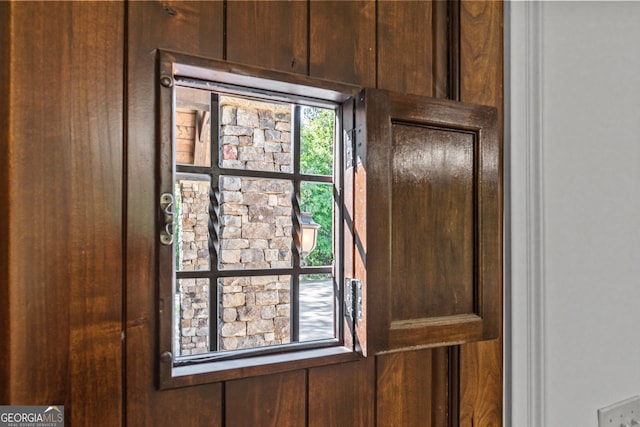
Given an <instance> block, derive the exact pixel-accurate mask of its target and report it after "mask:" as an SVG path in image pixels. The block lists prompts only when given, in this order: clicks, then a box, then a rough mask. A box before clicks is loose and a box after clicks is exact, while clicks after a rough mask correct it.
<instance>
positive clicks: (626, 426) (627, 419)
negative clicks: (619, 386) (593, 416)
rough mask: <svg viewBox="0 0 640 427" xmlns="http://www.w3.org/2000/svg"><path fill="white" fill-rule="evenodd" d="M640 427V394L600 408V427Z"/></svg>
mask: <svg viewBox="0 0 640 427" xmlns="http://www.w3.org/2000/svg"><path fill="white" fill-rule="evenodd" d="M632 426H636V427H640V396H634V397H631V398H629V399H626V400H623V401H621V402H618V403H614V404H613V405H609V406H607V407H605V408H601V409H598V427H632Z"/></svg>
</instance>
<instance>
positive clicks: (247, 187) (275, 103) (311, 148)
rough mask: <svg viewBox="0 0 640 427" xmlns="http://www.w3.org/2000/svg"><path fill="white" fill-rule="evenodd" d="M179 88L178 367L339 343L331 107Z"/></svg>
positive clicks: (335, 147)
mask: <svg viewBox="0 0 640 427" xmlns="http://www.w3.org/2000/svg"><path fill="white" fill-rule="evenodd" d="M176 83H177V84H176V85H175V92H174V97H175V99H174V103H175V110H174V113H173V114H174V121H175V127H174V135H175V136H174V158H175V161H174V163H173V166H172V167H173V168H174V195H173V197H174V200H175V215H174V223H173V230H174V234H175V239H174V245H175V251H174V252H175V255H174V257H175V260H174V264H175V266H174V273H173V275H174V298H173V310H172V312H173V313H174V318H173V325H174V327H173V328H172V330H173V339H172V342H173V354H174V355H175V356H176V357H175V358H174V359H173V361H174V365H175V366H179V365H188V364H193V363H199V362H202V361H212V360H225V359H234V358H239V357H254V356H259V355H261V354H265V353H272V352H274V351H279V352H283V351H284V352H287V351H295V350H297V349H302V348H309V347H310V346H311V347H325V346H335V345H340V344H341V343H342V322H339V321H338V319H339V314H340V312H341V309H340V307H341V299H342V298H341V295H342V289H341V283H342V282H343V278H342V274H341V259H340V256H339V254H340V253H341V251H339V250H336V248H338V247H339V245H340V244H341V233H340V232H339V231H340V230H339V229H338V228H337V227H336V226H335V224H340V223H341V220H340V215H339V213H340V211H339V209H336V206H340V205H341V201H340V200H339V197H340V195H341V193H342V192H341V191H340V185H339V184H340V173H339V168H336V167H335V165H336V164H340V161H339V160H340V159H339V156H337V155H336V153H340V152H341V150H340V149H339V148H340V138H338V137H337V136H338V135H340V132H338V125H339V117H340V112H341V110H340V108H339V105H337V104H333V103H330V102H318V101H317V100H308V102H305V100H304V99H302V98H301V97H295V98H293V97H292V99H291V100H289V101H288V102H285V100H286V97H283V95H281V94H275V93H274V94H271V93H267V92H261V93H260V94H259V96H257V95H256V94H255V93H254V92H250V91H247V90H246V89H243V88H237V87H233V86H228V85H226V86H224V88H219V87H216V88H215V89H212V88H211V87H209V86H207V85H206V84H205V85H204V86H207V87H205V88H203V87H202V86H203V83H202V82H194V81H192V80H188V79H185V80H183V81H180V80H177V81H176ZM336 159H337V160H338V161H337V162H336ZM306 209H308V210H311V211H312V213H313V216H314V219H315V218H316V215H318V218H322V219H321V222H322V224H321V226H320V232H319V233H318V244H317V245H316V248H317V250H316V249H314V250H313V251H312V252H310V253H308V254H307V253H305V252H304V251H303V247H304V246H305V245H304V242H303V241H302V239H303V237H302V236H303V228H304V227H305V226H304V225H303V223H305V220H304V218H303V217H304V216H305V215H304V212H305V210H306ZM314 222H315V221H314ZM318 245H319V246H318ZM316 252H318V253H320V252H321V253H322V254H321V256H320V255H317V256H315V257H314V255H315V253H316ZM307 261H310V262H307ZM212 284H213V285H214V288H212V287H211V285H212Z"/></svg>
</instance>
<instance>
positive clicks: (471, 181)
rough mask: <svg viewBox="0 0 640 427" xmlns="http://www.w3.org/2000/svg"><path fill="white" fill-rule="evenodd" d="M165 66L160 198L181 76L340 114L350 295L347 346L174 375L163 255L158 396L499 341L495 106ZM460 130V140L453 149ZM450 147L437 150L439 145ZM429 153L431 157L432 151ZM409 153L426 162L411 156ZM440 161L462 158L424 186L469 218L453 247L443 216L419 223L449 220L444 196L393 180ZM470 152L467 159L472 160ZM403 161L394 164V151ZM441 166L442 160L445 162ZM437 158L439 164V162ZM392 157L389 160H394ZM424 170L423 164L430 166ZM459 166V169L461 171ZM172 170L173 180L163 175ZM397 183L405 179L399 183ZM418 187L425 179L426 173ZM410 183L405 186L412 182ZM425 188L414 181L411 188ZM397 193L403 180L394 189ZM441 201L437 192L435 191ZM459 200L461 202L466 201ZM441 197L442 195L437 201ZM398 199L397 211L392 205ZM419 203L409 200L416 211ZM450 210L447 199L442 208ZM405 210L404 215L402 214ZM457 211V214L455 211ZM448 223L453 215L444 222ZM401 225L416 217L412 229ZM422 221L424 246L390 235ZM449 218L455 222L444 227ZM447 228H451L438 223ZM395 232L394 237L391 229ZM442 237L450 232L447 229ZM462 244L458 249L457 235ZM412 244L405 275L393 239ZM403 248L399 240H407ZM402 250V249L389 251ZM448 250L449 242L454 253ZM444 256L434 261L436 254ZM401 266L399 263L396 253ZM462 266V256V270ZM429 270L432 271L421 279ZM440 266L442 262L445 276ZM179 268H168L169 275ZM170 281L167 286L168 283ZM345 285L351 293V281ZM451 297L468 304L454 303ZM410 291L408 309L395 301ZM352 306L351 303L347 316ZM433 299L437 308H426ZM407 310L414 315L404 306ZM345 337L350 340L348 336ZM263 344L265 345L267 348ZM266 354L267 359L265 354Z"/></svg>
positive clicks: (169, 57)
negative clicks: (413, 256) (416, 255)
mask: <svg viewBox="0 0 640 427" xmlns="http://www.w3.org/2000/svg"><path fill="white" fill-rule="evenodd" d="M157 64H158V68H157V74H156V79H157V85H156V87H157V98H156V101H157V108H158V111H157V113H158V115H157V128H156V130H157V133H158V141H159V145H158V161H157V165H158V168H159V169H158V171H157V173H158V183H159V184H158V185H159V187H158V188H157V189H156V191H157V195H156V196H157V198H158V199H159V198H160V195H161V194H162V193H163V192H166V191H172V185H173V174H172V172H170V171H172V165H173V155H172V150H171V149H168V147H172V144H173V119H172V115H173V111H174V108H173V87H172V86H173V84H174V78H175V77H176V76H189V77H191V78H194V79H200V80H202V81H216V82H220V83H221V84H233V85H234V86H240V87H244V88H253V89H254V90H258V91H266V92H269V93H272V94H286V96H287V98H289V97H291V98H296V97H301V98H304V99H318V100H322V101H323V102H325V101H326V102H330V103H335V104H338V105H341V106H342V107H341V108H342V111H343V115H342V130H343V132H341V133H340V134H339V136H340V137H341V138H342V139H343V141H342V143H341V145H342V146H343V147H344V153H340V155H343V156H344V158H345V164H344V167H342V168H341V170H342V173H343V179H344V183H343V187H342V188H343V191H344V193H345V194H344V196H343V206H342V207H341V209H342V218H341V219H340V222H341V224H340V225H339V226H340V227H342V229H343V230H344V233H343V236H344V237H343V238H344V243H343V245H342V250H343V251H344V253H343V254H342V256H341V258H342V259H343V260H344V261H343V268H342V271H343V276H342V277H345V278H356V279H359V281H351V280H350V279H345V280H344V283H345V285H344V286H343V292H344V293H343V295H342V299H343V301H344V304H343V307H341V308H340V310H342V311H343V312H344V313H343V315H342V316H341V317H340V318H339V321H341V322H342V326H341V327H342V328H343V330H344V331H345V333H344V334H343V340H344V341H343V342H342V343H340V345H337V346H333V347H327V348H312V349H307V348H304V349H302V348H301V349H300V350H299V351H288V352H286V353H275V354H264V355H259V356H255V357H247V358H242V359H232V360H224V361H215V362H204V363H200V364H196V365H190V366H180V367H178V368H176V367H174V364H173V361H172V359H173V356H172V354H171V351H172V340H173V335H172V316H173V313H172V310H171V309H170V308H169V307H172V306H173V303H172V302H173V285H171V286H167V285H166V284H167V283H170V284H171V280H173V271H171V272H170V274H169V273H168V271H167V270H168V269H166V268H164V269H163V268H160V266H162V265H171V264H172V259H173V258H172V256H173V255H172V252H173V251H172V250H167V249H166V248H167V247H166V246H165V247H164V248H163V247H162V246H161V245H160V244H158V246H159V247H160V249H159V250H158V257H157V262H158V268H157V271H158V280H157V283H158V319H159V320H158V323H157V324H158V341H157V343H158V348H157V350H158V351H157V355H158V358H157V363H158V369H157V372H158V382H157V383H158V387H159V388H160V389H164V388H173V387H180V386H186V385H195V384H203V383H210V382H216V381H222V380H228V379H236V378H244V377H250V376H255V375H263V374H271V373H277V372H285V371H290V370H294V369H304V368H310V367H314V366H322V365H329V364H334V363H342V362H348V361H354V360H358V359H360V358H362V357H366V356H368V355H376V354H384V353H389V352H396V351H410V350H415V349H419V348H429V347H442V346H450V345H458V344H463V343H469V342H475V341H483V340H491V339H495V338H497V337H499V334H500V329H501V323H500V321H501V306H500V301H501V291H502V247H503V231H502V224H503V216H502V215H503V184H502V176H503V147H502V139H501V135H500V133H499V130H498V123H499V121H498V111H497V109H496V108H495V107H488V106H480V105H473V104H466V103H461V102H457V101H451V100H441V99H434V98H428V97H423V96H417V95H409V94H402V93H397V92H391V91H386V90H383V89H370V88H360V87H357V86H352V85H347V84H340V83H336V82H330V81H324V80H320V79H315V78H312V77H308V76H302V75H297V74H291V73H286V72H280V71H272V70H265V69H261V68H257V67H251V66H244V65H237V64H232V63H229V62H226V61H220V60H209V59H204V58H197V57H191V56H186V55H183V54H177V53H172V52H167V51H159V53H158V62H157ZM398 125H400V127H402V128H412V129H413V130H412V131H411V132H412V133H411V135H414V133H415V135H416V136H415V137H414V136H410V137H407V139H406V141H405V136H402V135H406V134H403V133H399V134H398V135H400V136H398V135H396V134H395V133H394V132H395V131H394V127H396V126H398ZM433 131H436V133H445V134H450V136H448V137H443V136H433V135H432V136H429V134H430V132H433ZM454 135H458V136H461V135H462V136H463V138H462V140H460V142H459V143H455V144H453V145H452V144H451V143H449V142H447V141H449V140H451V138H452V137H453V136H454ZM405 142H409V143H410V144H413V145H412V147H414V148H415V149H416V150H415V151H409V152H408V153H407V154H402V153H400V154H398V153H394V147H395V146H396V145H394V144H399V145H397V146H398V147H400V146H403V144H405ZM439 147H441V148H442V150H440V148H439ZM434 150H435V151H434ZM411 153H419V155H417V156H413V155H411ZM439 153H449V154H448V155H451V156H453V157H451V158H452V159H455V158H458V156H459V155H461V157H459V158H460V159H463V160H462V163H458V162H453V163H443V167H439V168H436V169H433V170H436V171H439V172H438V173H441V175H440V178H442V179H440V178H438V179H436V180H435V181H431V180H426V181H425V180H421V181H420V182H421V184H420V185H425V186H426V187H425V188H427V187H430V186H435V187H434V188H435V189H436V193H435V194H446V195H447V196H445V197H449V196H448V195H449V192H450V191H453V192H455V193H456V194H457V195H458V196H462V198H459V199H456V200H455V202H454V205H452V206H453V209H458V210H459V212H461V215H462V216H458V217H456V218H464V219H463V220H462V221H461V222H459V223H456V224H457V225H456V228H454V229H452V230H453V231H452V233H453V234H452V236H453V237H452V238H453V239H454V240H452V238H450V237H449V236H444V237H443V236H441V235H438V233H439V231H440V230H442V227H441V225H440V223H438V222H437V221H435V222H434V221H431V222H429V221H430V219H429V218H435V217H436V215H431V216H429V215H427V216H422V215H414V214H413V213H411V212H415V211H416V209H421V208H425V207H426V208H433V209H434V210H433V212H434V213H435V214H437V213H438V212H440V213H442V211H440V210H439V206H441V205H446V206H449V205H448V204H442V203H440V202H439V201H438V200H442V198H440V199H433V200H434V201H435V202H434V201H432V200H431V199H428V200H427V199H424V197H422V194H426V193H425V192H424V189H423V187H420V186H413V187H408V188H409V191H410V194H414V196H415V197H414V198H415V199H420V200H417V201H412V200H413V198H411V197H409V198H406V200H409V201H410V203H409V204H406V203H405V204H404V205H403V204H402V203H403V202H402V200H403V199H401V198H399V197H396V199H395V201H394V189H396V191H398V190H400V192H398V193H397V194H396V196H398V195H399V194H402V190H401V188H402V187H399V186H397V185H404V184H403V182H404V181H402V180H403V179H405V178H409V179H411V177H412V176H414V175H415V174H414V173H413V172H412V173H410V174H407V175H402V174H400V175H395V174H396V172H397V171H401V170H404V169H406V168H405V167H402V168H400V169H397V170H396V169H395V165H396V163H394V162H395V161H397V165H400V166H402V165H403V164H404V165H405V166H408V167H410V168H411V167H413V168H414V169H413V170H412V171H421V170H429V171H431V169H429V168H430V166H429V165H430V163H428V162H427V163H425V162H422V163H421V160H420V159H424V158H428V157H429V156H432V155H434V156H435V157H434V158H436V157H438V158H441V157H442V156H441V155H440V154H439ZM465 153H467V154H468V155H467V154H465ZM396 154H398V155H399V157H397V156H396ZM445 157H446V156H445ZM445 157H442V158H445ZM394 159H395V160H394ZM425 165H426V166H425ZM460 168H462V169H460ZM168 171H169V172H168ZM457 171H458V172H464V173H463V174H462V175H460V177H462V178H461V181H460V182H462V185H457V184H456V185H449V184H448V182H449V180H450V179H454V180H457V179H458V178H456V174H457ZM396 178H399V181H394V180H395V179H396ZM423 178H424V177H423ZM407 182H409V181H407ZM416 182H418V181H416ZM396 184H397V185H396ZM438 192H439V193H438ZM458 196H456V197H458ZM438 197H439V196H438ZM397 202H400V203H399V204H396V203H397ZM411 203H413V204H411ZM447 203H450V202H449V201H448V199H447ZM403 206H404V207H406V208H407V212H409V214H410V215H414V217H415V218H409V217H407V216H406V215H404V214H403V212H402V211H400V210H394V207H398V209H400V208H402V207H403ZM157 212H158V217H157V229H158V231H161V230H163V229H164V224H165V222H166V218H165V215H164V214H163V213H162V210H161V209H158V210H157ZM452 212H454V213H455V211H452ZM445 215H447V214H446V213H445ZM407 220H411V222H408V221H407ZM415 221H418V223H417V225H419V227H421V228H420V230H421V232H422V233H426V234H425V235H431V234H430V233H432V235H433V236H435V238H434V239H433V244H432V245H431V246H429V247H428V248H427V247H425V245H423V244H421V243H420V241H419V240H418V239H413V237H415V232H414V231H412V230H411V229H410V228H406V227H405V228H404V229H403V228H394V224H395V225H398V224H414V222H415ZM444 222H447V223H448V221H444ZM444 222H443V223H444ZM395 230H398V231H397V232H396V231H395ZM441 234H442V233H441ZM455 239H457V240H455ZM450 241H453V242H458V243H457V244H458V245H459V246H455V251H448V252H444V253H445V254H449V253H451V254H462V255H463V256H462V257H460V258H459V257H457V255H456V256H453V257H449V258H448V259H447V261H446V262H447V263H446V264H438V265H444V267H443V268H442V269H439V270H436V269H434V271H439V272H441V273H442V274H440V276H439V277H442V278H445V279H444V280H440V278H436V279H435V280H425V279H424V277H426V275H425V274H424V273H425V272H427V273H429V271H427V270H428V269H429V268H432V267H433V266H434V265H435V264H434V262H439V259H440V258H439V257H438V256H437V254H439V253H440V252H438V251H441V250H443V248H442V247H441V245H443V244H444V245H445V249H444V250H447V249H446V248H447V247H446V245H448V244H449V243H448V242H450ZM403 242H409V243H411V245H410V246H408V249H409V250H411V251H416V250H418V251H423V250H427V251H431V252H430V253H429V254H428V255H427V256H426V258H425V261H428V262H430V263H431V264H430V265H429V264H428V262H419V263H418V264H417V265H412V266H408V267H403V265H404V263H403V262H398V261H399V260H400V261H402V256H403V254H404V253H405V252H406V251H403V250H397V248H398V247H400V246H394V245H396V244H399V243H403ZM403 244H404V243H403ZM394 247H395V248H396V250H395V251H394ZM452 247H454V246H452ZM434 254H436V255H434ZM394 257H395V258H394ZM459 259H461V260H462V261H459ZM425 268H426V269H427V270H425ZM437 268H439V267H437ZM456 269H458V271H462V272H463V274H464V278H463V279H458V278H456V279H453V281H452V280H448V278H449V277H453V276H452V275H451V274H450V271H456ZM170 270H172V269H170ZM167 281H169V282H167ZM347 282H349V283H350V285H349V286H347V285H346V283H347ZM456 292H458V293H460V292H462V293H461V294H460V295H462V296H463V299H462V301H463V305H458V301H459V298H458V297H457V295H456ZM402 295H410V296H415V297H416V298H413V299H412V300H411V301H410V302H411V304H409V305H405V304H404V302H402V301H400V300H399V299H398V298H396V299H395V300H394V299H393V298H394V297H397V296H400V297H402ZM350 302H352V303H353V305H352V306H350V307H347V305H348V304H349V303H350ZM432 302H433V303H432ZM407 306H410V307H409V310H408V311H406V310H405V308H406V307H407ZM348 332H350V333H348ZM267 348H268V347H267ZM269 353H270V351H269Z"/></svg>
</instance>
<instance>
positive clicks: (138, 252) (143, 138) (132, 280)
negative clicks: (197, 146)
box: [124, 1, 223, 427]
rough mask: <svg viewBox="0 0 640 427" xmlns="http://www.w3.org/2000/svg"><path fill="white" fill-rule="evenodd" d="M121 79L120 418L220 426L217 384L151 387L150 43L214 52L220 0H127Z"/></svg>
mask: <svg viewBox="0 0 640 427" xmlns="http://www.w3.org/2000/svg"><path fill="white" fill-rule="evenodd" d="M127 5H128V6H127V7H128V24H129V29H128V35H129V39H128V40H127V45H128V58H127V62H128V86H127V95H128V100H127V122H128V128H127V140H128V146H127V171H126V173H127V234H126V250H127V264H126V286H127V293H126V322H127V323H126V328H127V329H126V364H127V365H126V367H127V369H126V388H125V390H124V393H125V396H126V401H127V414H126V423H127V425H132V426H145V425H147V426H154V427H155V426H165V425H166V426H173V425H176V414H178V413H190V414H191V419H190V420H189V425H193V426H216V425H222V415H221V414H222V385H221V384H220V383H217V384H209V385H206V386H198V387H186V388H183V389H176V390H170V391H162V392H159V391H157V390H156V385H155V381H154V380H155V376H156V364H157V363H158V357H159V355H158V354H156V339H157V330H156V327H157V325H156V302H155V298H156V250H155V247H156V242H157V233H156V229H155V223H154V221H155V217H156V209H157V205H156V160H157V154H158V153H157V152H156V148H155V147H156V142H157V141H156V138H155V132H156V126H155V105H154V102H155V98H154V91H155V84H156V83H155V80H154V75H155V71H154V70H155V67H156V62H155V53H156V52H155V51H156V49H157V48H160V47H162V48H165V49H172V50H176V51H180V52H189V53H191V54H193V55H199V56H205V57H211V58H221V57H222V51H223V48H222V47H223V44H222V42H223V8H222V6H223V3H222V2H218V1H214V2H180V1H175V2H172V1H170V2H159V1H157V2H156V1H152V2H129V3H127Z"/></svg>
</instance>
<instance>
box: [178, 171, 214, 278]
mask: <svg viewBox="0 0 640 427" xmlns="http://www.w3.org/2000/svg"><path fill="white" fill-rule="evenodd" d="M210 190H211V183H210V178H209V176H207V175H196V174H180V175H179V176H178V177H177V178H176V182H175V189H174V192H175V196H174V198H175V210H174V211H175V216H174V221H175V223H174V236H175V248H176V270H177V271H190V270H209V268H210V263H211V262H210V255H209V203H210V198H209V197H210V196H209V191H210Z"/></svg>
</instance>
